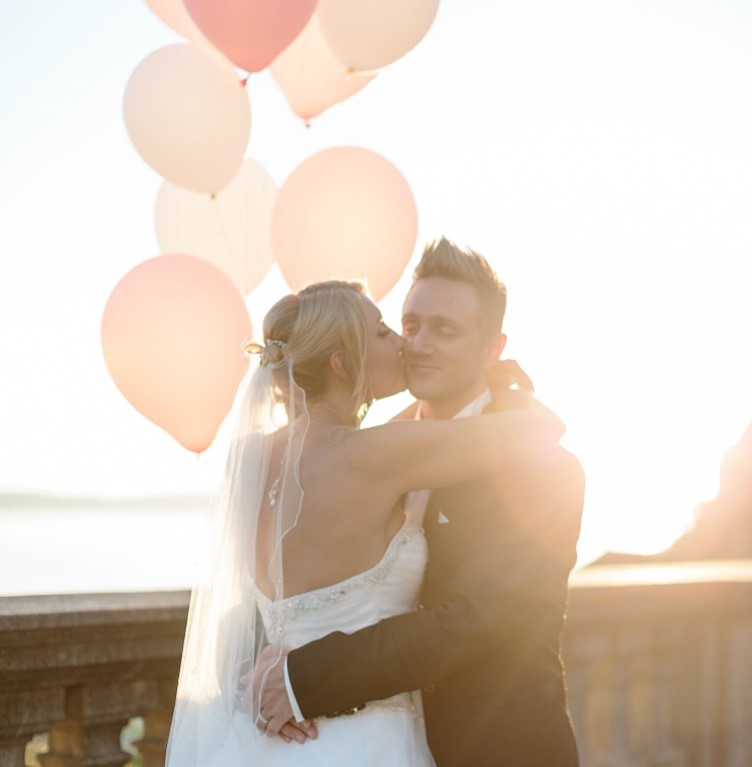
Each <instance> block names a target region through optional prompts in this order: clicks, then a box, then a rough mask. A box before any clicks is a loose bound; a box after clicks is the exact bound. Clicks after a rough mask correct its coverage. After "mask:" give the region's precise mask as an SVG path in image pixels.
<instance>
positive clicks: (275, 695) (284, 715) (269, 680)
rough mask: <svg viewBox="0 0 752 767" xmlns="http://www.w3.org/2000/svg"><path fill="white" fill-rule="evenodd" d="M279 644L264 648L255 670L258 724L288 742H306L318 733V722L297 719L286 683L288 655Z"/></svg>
mask: <svg viewBox="0 0 752 767" xmlns="http://www.w3.org/2000/svg"><path fill="white" fill-rule="evenodd" d="M286 657H287V653H284V652H283V653H280V650H279V648H278V647H274V646H269V647H266V648H264V649H263V650H262V651H261V653H260V655H259V658H258V661H257V662H256V667H255V669H254V673H253V694H254V699H258V700H259V716H258V717H257V718H256V726H257V727H258V728H259V729H260V730H262V731H263V732H265V733H266V734H267V735H272V736H274V735H279V736H280V737H281V738H282V739H283V740H285V741H286V742H287V743H290V742H291V741H293V740H295V741H297V742H298V743H305V741H306V740H307V739H308V738H311V739H315V738H316V737H317V735H318V731H317V730H316V726H315V725H314V724H313V723H312V722H310V721H308V720H305V721H303V722H296V721H295V718H294V714H293V710H292V706H291V705H290V698H289V696H288V695H287V687H286V686H285V671H284V668H285V658H286Z"/></svg>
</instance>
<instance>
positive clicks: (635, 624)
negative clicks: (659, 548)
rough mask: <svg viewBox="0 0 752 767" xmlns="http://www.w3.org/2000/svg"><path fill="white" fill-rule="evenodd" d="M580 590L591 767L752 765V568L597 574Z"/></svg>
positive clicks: (582, 697)
mask: <svg viewBox="0 0 752 767" xmlns="http://www.w3.org/2000/svg"><path fill="white" fill-rule="evenodd" d="M572 587H573V588H572V590H571V596H570V609H569V616H568V620H567V628H566V631H565V634H564V657H565V661H566V667H567V676H568V684H569V690H570V709H571V713H572V718H573V720H574V723H575V729H576V731H577V741H578V745H579V748H580V754H581V759H582V767H751V766H752V561H747V560H743V561H724V562H701V563H700V562H697V563H676V564H662V565H623V566H616V565H614V566H604V567H598V568H588V569H585V570H583V571H581V572H579V573H575V575H574V576H573V579H572Z"/></svg>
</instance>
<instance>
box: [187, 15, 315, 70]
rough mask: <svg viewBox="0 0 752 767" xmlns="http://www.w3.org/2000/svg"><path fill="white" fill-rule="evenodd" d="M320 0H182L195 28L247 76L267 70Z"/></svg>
mask: <svg viewBox="0 0 752 767" xmlns="http://www.w3.org/2000/svg"><path fill="white" fill-rule="evenodd" d="M317 2H318V0H183V3H184V5H185V7H186V9H187V11H188V13H190V15H191V17H192V18H193V21H194V22H195V23H196V26H197V27H198V28H199V29H200V30H201V32H203V34H204V35H205V36H206V38H207V39H208V40H209V42H211V43H212V44H213V45H214V46H216V47H217V48H218V49H219V50H220V51H222V53H224V55H225V56H227V58H228V59H230V61H232V63H233V64H235V65H236V66H238V67H241V68H242V69H245V70H246V71H247V72H259V71H261V70H262V69H264V68H265V67H266V66H268V65H269V64H270V63H271V62H272V61H273V60H274V59H275V58H276V57H277V56H278V55H279V54H280V53H281V52H282V51H283V50H284V49H285V48H286V47H287V46H288V45H289V44H290V43H291V42H292V41H293V40H294V39H295V38H296V37H297V36H298V35H299V34H300V32H301V31H302V29H303V27H305V25H306V24H307V22H308V19H310V18H311V15H312V14H313V12H314V10H315V9H316V3H317Z"/></svg>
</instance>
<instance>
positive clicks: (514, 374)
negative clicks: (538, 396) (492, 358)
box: [486, 360, 535, 394]
mask: <svg viewBox="0 0 752 767" xmlns="http://www.w3.org/2000/svg"><path fill="white" fill-rule="evenodd" d="M486 383H487V384H488V388H489V389H491V391H500V390H506V389H511V388H512V387H514V386H516V387H517V388H518V389H521V390H522V391H526V392H530V393H531V394H532V393H533V392H534V391H535V387H534V386H533V382H532V381H531V380H530V376H529V375H528V374H527V373H526V372H525V371H524V370H523V369H522V368H521V367H520V364H519V363H518V362H517V361H516V360H497V361H496V362H495V363H494V365H493V366H492V367H490V368H489V369H488V370H487V371H486Z"/></svg>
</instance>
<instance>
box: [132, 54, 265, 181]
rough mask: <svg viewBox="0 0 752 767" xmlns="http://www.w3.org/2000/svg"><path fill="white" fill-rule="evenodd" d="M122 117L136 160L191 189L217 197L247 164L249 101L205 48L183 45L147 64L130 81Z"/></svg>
mask: <svg viewBox="0 0 752 767" xmlns="http://www.w3.org/2000/svg"><path fill="white" fill-rule="evenodd" d="M123 112H124V116H125V125H126V128H127V129H128V135H129V136H130V138H131V141H132V142H133V144H134V145H135V147H136V149H137V150H138V152H139V154H140V155H141V156H142V157H143V158H144V160H146V162H147V163H149V165H151V166H152V168H154V170H156V171H157V173H159V174H160V175H162V176H164V177H165V178H167V179H169V180H170V181H172V182H173V183H175V184H178V185H179V186H182V187H185V188H186V189H192V190H193V191H194V192H205V193H207V194H211V193H215V192H218V191H219V190H220V189H223V188H224V187H226V186H227V184H229V183H230V181H232V178H233V176H234V175H235V174H236V173H237V172H238V170H239V168H240V166H241V164H242V162H243V155H244V153H245V148H246V145H247V144H248V137H249V134H250V130H251V108H250V104H249V101H248V94H247V92H246V90H245V88H243V87H242V84H241V82H240V80H239V78H238V75H237V72H236V70H235V69H234V67H232V66H231V65H230V64H229V63H228V62H227V61H225V60H224V59H223V58H222V57H221V56H220V55H219V54H217V53H212V52H211V51H209V50H208V49H206V48H201V47H199V46H197V45H194V44H193V43H181V44H177V45H168V46H167V47H165V48H160V49H159V50H156V51H154V52H153V53H151V54H150V55H149V56H147V57H146V58H145V59H144V60H143V61H142V62H141V63H140V64H139V65H138V66H137V67H136V69H135V70H134V72H133V74H132V75H131V77H130V80H129V81H128V84H127V86H126V88H125V97H124V100H123Z"/></svg>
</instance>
